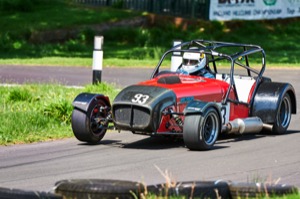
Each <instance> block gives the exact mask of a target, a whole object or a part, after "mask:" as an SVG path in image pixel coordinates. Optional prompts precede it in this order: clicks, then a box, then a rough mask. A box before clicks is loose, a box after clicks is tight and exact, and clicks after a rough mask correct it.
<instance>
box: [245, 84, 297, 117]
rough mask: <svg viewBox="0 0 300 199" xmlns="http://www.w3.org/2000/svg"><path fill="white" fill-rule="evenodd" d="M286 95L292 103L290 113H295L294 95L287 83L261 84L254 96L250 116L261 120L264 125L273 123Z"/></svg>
mask: <svg viewBox="0 0 300 199" xmlns="http://www.w3.org/2000/svg"><path fill="white" fill-rule="evenodd" d="M286 93H287V94H288V95H289V96H290V99H291V103H292V107H291V108H292V110H291V111H292V113H293V114H296V113H297V102H296V95H295V90H294V88H293V86H292V85H291V84H289V83H280V82H262V83H261V84H260V85H259V87H258V89H257V91H256V93H255V96H254V100H253V104H252V107H251V111H250V115H251V116H257V117H259V118H261V120H262V121H263V122H264V123H274V118H275V116H276V114H277V111H278V108H279V106H280V102H281V99H282V98H283V96H284V95H285V94H286Z"/></svg>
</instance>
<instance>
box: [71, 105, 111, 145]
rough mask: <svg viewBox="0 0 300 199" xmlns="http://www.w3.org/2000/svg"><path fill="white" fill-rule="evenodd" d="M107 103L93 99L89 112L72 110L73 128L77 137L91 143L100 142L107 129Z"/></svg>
mask: <svg viewBox="0 0 300 199" xmlns="http://www.w3.org/2000/svg"><path fill="white" fill-rule="evenodd" d="M106 107H107V105H106V103H105V102H104V101H103V100H92V102H91V103H90V104H89V107H88V110H87V112H84V111H82V110H79V109H76V108H75V109H74V110H73V112H72V129H73V133H74V135H75V137H76V138H77V139H78V140H80V141H82V142H88V143H91V144H96V143H98V142H99V141H100V140H101V139H102V138H103V137H104V135H105V133H106V130H107V126H108V124H107V122H106V118H107V115H108V113H107V109H106Z"/></svg>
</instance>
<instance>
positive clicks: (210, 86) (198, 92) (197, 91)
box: [139, 74, 253, 133]
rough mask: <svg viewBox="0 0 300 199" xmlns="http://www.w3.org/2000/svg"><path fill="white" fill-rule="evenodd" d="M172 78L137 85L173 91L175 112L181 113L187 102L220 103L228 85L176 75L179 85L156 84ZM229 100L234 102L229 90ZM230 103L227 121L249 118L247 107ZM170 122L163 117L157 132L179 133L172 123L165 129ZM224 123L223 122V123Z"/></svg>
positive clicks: (166, 117) (231, 92)
mask: <svg viewBox="0 0 300 199" xmlns="http://www.w3.org/2000/svg"><path fill="white" fill-rule="evenodd" d="M172 75H173V76H174V74H166V75H161V76H159V77H156V78H153V79H151V80H148V81H144V82H141V83H139V85H148V86H157V87H162V88H166V89H170V90H173V91H174V93H175V94H176V96H177V104H176V107H174V108H175V110H174V111H175V112H179V113H182V112H183V110H184V109H185V107H186V105H187V103H188V102H190V101H191V100H201V101H206V102H216V103H220V104H221V102H222V100H224V98H225V95H226V92H227V90H228V89H229V87H230V85H229V84H228V83H227V82H225V81H222V80H217V79H210V78H204V77H200V76H190V75H184V74H176V75H177V76H178V77H179V78H180V81H181V83H174V84H162V83H158V79H159V78H161V77H165V76H172ZM252 92H253V89H251V93H250V94H249V99H250V97H251V95H252ZM229 98H230V99H233V100H236V97H235V94H234V90H233V89H231V91H230V94H229ZM228 103H230V113H229V121H232V120H234V119H236V118H246V117H248V116H249V107H248V106H247V105H245V104H236V103H231V102H228ZM180 117H181V119H182V121H184V116H183V115H182V116H180ZM167 122H169V123H170V122H171V123H172V119H171V118H170V116H169V115H166V116H163V118H162V121H161V124H160V127H159V129H158V131H157V133H159V132H167V131H170V130H171V129H172V131H176V132H181V131H182V129H181V128H180V127H178V125H176V124H175V121H173V123H174V124H173V125H171V127H169V128H166V123H167ZM223 123H225V121H223Z"/></svg>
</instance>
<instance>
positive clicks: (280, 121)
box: [272, 93, 292, 134]
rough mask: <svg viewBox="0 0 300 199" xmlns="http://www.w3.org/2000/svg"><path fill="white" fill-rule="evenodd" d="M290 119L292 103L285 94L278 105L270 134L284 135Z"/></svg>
mask: <svg viewBox="0 0 300 199" xmlns="http://www.w3.org/2000/svg"><path fill="white" fill-rule="evenodd" d="M291 117H292V102H291V98H290V96H289V94H288V93H285V94H284V95H283V97H282V98H281V99H280V105H279V107H278V110H277V113H276V116H275V120H274V124H273V128H272V133H273V134H285V133H286V132H287V128H288V127H289V125H290V122H291Z"/></svg>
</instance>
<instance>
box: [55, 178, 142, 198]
mask: <svg viewBox="0 0 300 199" xmlns="http://www.w3.org/2000/svg"><path fill="white" fill-rule="evenodd" d="M55 186H56V188H55V193H56V194H60V195H62V196H63V197H64V198H80V199H85V198H86V199H93V198H105V199H115V198H119V199H134V198H140V194H141V193H144V192H145V186H144V185H143V184H142V183H138V182H132V181H121V180H98V179H90V180H84V179H79V180H62V181H59V182H57V183H56V185H55Z"/></svg>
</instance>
